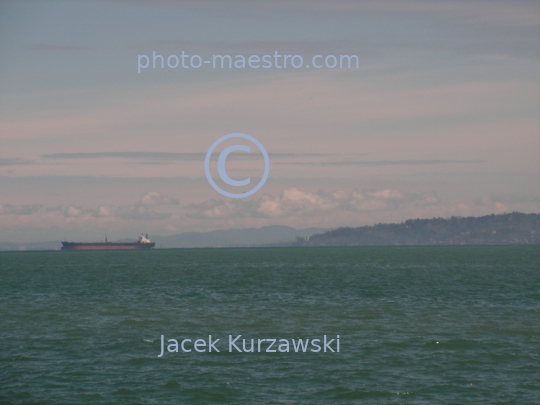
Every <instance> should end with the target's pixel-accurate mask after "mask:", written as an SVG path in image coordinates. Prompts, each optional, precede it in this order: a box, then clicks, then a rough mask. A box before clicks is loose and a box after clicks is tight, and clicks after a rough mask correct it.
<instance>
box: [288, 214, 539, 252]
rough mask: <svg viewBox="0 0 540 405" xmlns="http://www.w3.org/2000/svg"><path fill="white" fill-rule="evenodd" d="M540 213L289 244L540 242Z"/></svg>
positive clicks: (415, 224) (412, 223) (414, 222)
mask: <svg viewBox="0 0 540 405" xmlns="http://www.w3.org/2000/svg"><path fill="white" fill-rule="evenodd" d="M539 243H540V214H522V213H519V212H513V213H511V214H500V215H493V214H492V215H486V216H483V217H467V218H462V217H452V218H448V219H444V218H433V219H410V220H408V221H405V222H402V223H400V224H377V225H373V226H362V227H358V228H338V229H334V230H330V231H326V232H324V233H321V234H316V235H313V236H311V237H308V238H298V239H297V241H296V242H295V243H293V244H289V246H377V245H380V246H391V245H495V244H539Z"/></svg>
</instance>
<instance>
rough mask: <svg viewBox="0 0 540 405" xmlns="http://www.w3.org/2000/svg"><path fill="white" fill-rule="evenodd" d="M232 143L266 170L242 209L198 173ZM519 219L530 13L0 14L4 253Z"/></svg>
mask: <svg viewBox="0 0 540 405" xmlns="http://www.w3.org/2000/svg"><path fill="white" fill-rule="evenodd" d="M182 52H184V54H185V55H188V57H187V58H185V59H184V63H187V65H186V66H187V68H183V67H182V66H181V61H182V59H181V57H180V56H181V54H182ZM276 52H277V54H278V55H291V57H292V56H293V55H299V56H300V57H301V58H302V61H303V64H302V66H301V67H299V68H295V67H292V66H291V65H290V62H291V59H289V65H288V67H287V68H285V67H283V58H281V59H278V62H277V63H274V62H275V59H274V54H275V53H276ZM154 53H155V55H161V56H163V61H164V62H163V63H164V64H163V68H162V67H161V59H160V58H159V56H158V57H157V59H156V67H155V68H153V67H152V66H153V65H152V60H153V55H154ZM140 55H146V56H148V58H149V59H148V60H149V62H150V63H149V67H148V68H140V66H139V64H140V63H139V62H140V61H141V60H142V61H143V63H142V65H144V61H145V59H144V56H143V57H142V59H141V56H140ZM171 55H173V56H172V59H171V58H169V56H171ZM193 55H199V56H200V57H201V59H200V60H201V62H202V61H205V60H208V61H209V63H208V64H205V63H203V64H202V65H201V67H199V68H197V67H196V65H197V62H198V59H197V58H195V59H190V58H191V57H192V56H193ZM213 55H231V58H232V60H233V61H236V60H240V65H239V67H232V68H228V67H225V68H221V67H220V66H217V67H216V68H213V67H212V63H210V62H211V61H213V57H214V56H213ZM236 55H242V56H243V57H244V58H245V60H246V61H247V60H248V58H249V57H250V56H253V55H256V56H258V57H262V56H264V55H271V57H272V58H271V60H272V63H273V64H272V67H270V68H262V67H258V68H253V67H250V66H249V65H246V66H245V67H241V60H242V57H239V58H237V57H236ZM315 55H321V57H320V58H319V59H315V61H318V62H317V63H319V64H322V65H321V66H322V67H321V68H315V66H313V63H312V62H314V60H313V57H314V56H315ZM329 55H334V56H336V57H337V59H336V61H339V59H340V58H339V56H340V55H349V56H350V55H356V56H357V58H358V67H356V64H355V63H353V64H352V66H351V67H350V68H349V67H347V66H345V64H344V65H343V67H342V68H339V64H338V66H336V67H335V68H331V67H327V66H326V65H325V64H324V61H325V58H326V57H327V56H329ZM175 57H178V58H179V59H178V60H179V61H180V65H179V66H178V67H169V65H167V63H168V62H170V65H171V66H174V64H175V59H174V58H175ZM299 60H300V59H298V58H297V59H296V60H295V61H296V63H297V64H298V61H299ZM328 61H329V63H328V65H329V66H331V65H332V62H333V59H332V57H331V58H330V59H328ZM345 61H346V59H345ZM293 62H294V60H293ZM353 62H354V60H353ZM191 63H193V65H191ZM254 66H257V64H254ZM277 66H281V67H279V68H278V67H277ZM308 66H309V67H308ZM231 133H242V134H247V135H250V136H252V137H254V138H255V139H256V140H258V141H259V142H260V143H261V144H262V145H263V147H264V149H265V150H266V151H267V152H268V155H269V162H270V165H269V167H270V170H269V176H268V178H267V180H266V182H265V183H264V185H263V186H262V187H261V188H260V190H258V191H257V192H256V193H254V194H253V195H250V196H248V197H245V198H229V197H226V196H224V195H221V194H220V193H218V192H217V191H216V190H215V189H214V188H212V186H211V185H210V184H209V182H208V180H207V177H206V175H205V165H204V160H205V155H206V153H207V151H208V150H209V148H210V146H211V145H212V144H213V143H214V142H215V141H217V140H218V139H219V138H221V137H222V136H224V135H227V134H231ZM246 142H247V143H246ZM237 144H244V145H245V146H250V148H251V149H250V153H246V152H242V151H235V152H232V153H231V154H230V155H229V157H228V158H227V160H226V164H225V167H226V172H227V174H228V176H230V177H231V178H232V179H234V180H237V181H238V180H242V179H245V178H248V177H249V178H250V179H251V183H250V184H249V185H248V186H243V187H236V186H231V185H227V184H225V183H224V182H223V180H222V179H221V178H220V176H219V173H218V169H217V164H218V163H217V162H218V156H219V154H220V153H221V151H222V150H223V149H224V148H225V147H227V146H232V145H237ZM264 168H265V164H264V160H263V155H262V152H261V150H260V149H259V148H258V147H257V146H256V145H255V144H253V143H250V142H248V141H245V140H238V139H236V140H229V141H226V142H223V143H221V144H220V145H219V147H217V148H216V150H215V151H214V153H213V154H212V156H211V160H210V165H209V170H210V172H211V176H212V178H213V179H214V180H215V182H216V184H218V185H219V186H220V187H221V188H223V189H225V190H226V191H228V192H232V193H240V194H241V193H244V192H246V191H249V190H250V189H251V188H253V186H254V185H255V184H257V183H258V182H259V181H260V180H261V178H262V174H263V172H264ZM512 211H520V212H527V213H530V212H540V3H539V2H538V1H526V0H525V1H504V0H500V1H499V0H497V1H493V0H490V1H476V0H468V1H456V0H445V1H441V0H436V1H434V0H429V1H423V0H395V1H393V0H389V1H369V0H368V1H344V0H336V1H331V2H329V1H317V0H315V1H278V0H265V1H247V0H232V1H217V0H216V1H205V0H202V1H197V2H192V1H167V0H153V1H122V0H117V1H112V0H111V1H106V0H101V1H72V0H70V1H48V0H42V1H0V229H1V232H0V242H18V243H19V242H20V243H23V242H39V241H50V240H65V239H67V240H75V241H95V240H101V239H103V238H104V235H105V234H107V235H108V237H109V240H115V239H121V238H129V237H136V236H137V235H139V234H140V233H141V232H145V233H149V234H150V236H151V235H171V234H177V233H181V232H188V231H210V230H216V229H228V228H249V227H261V226H265V225H288V226H292V227H295V228H297V229H303V228H308V227H322V228H335V227H340V226H362V225H370V224H375V223H381V222H401V221H404V220H407V219H410V218H432V217H450V216H479V215H487V214H498V213H504V212H512Z"/></svg>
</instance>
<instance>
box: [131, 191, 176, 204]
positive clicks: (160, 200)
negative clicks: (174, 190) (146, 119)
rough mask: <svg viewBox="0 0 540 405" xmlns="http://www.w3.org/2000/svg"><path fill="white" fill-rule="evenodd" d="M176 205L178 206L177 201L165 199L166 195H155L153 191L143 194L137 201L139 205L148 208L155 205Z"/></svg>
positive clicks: (169, 198)
mask: <svg viewBox="0 0 540 405" xmlns="http://www.w3.org/2000/svg"><path fill="white" fill-rule="evenodd" d="M177 204H178V200H177V199H174V198H171V197H167V196H166V195H164V194H161V193H156V192H155V191H149V192H147V193H145V194H143V196H142V197H141V199H140V201H139V205H144V206H148V207H151V206H155V205H177Z"/></svg>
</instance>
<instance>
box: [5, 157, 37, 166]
mask: <svg viewBox="0 0 540 405" xmlns="http://www.w3.org/2000/svg"><path fill="white" fill-rule="evenodd" d="M31 163H32V161H31V160H27V159H22V158H3V159H0V166H20V165H29V164H31Z"/></svg>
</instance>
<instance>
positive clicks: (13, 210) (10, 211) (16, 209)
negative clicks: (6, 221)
mask: <svg viewBox="0 0 540 405" xmlns="http://www.w3.org/2000/svg"><path fill="white" fill-rule="evenodd" d="M41 207H42V205H40V204H33V205H11V204H0V215H31V214H33V213H35V212H38V211H39V209H40V208H41Z"/></svg>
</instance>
